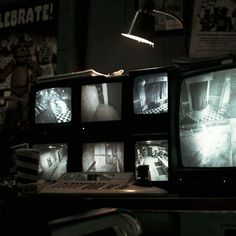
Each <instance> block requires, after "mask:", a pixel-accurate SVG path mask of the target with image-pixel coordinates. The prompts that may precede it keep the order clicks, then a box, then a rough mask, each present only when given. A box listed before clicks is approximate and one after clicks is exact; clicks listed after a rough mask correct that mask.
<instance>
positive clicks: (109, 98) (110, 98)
mask: <svg viewBox="0 0 236 236" xmlns="http://www.w3.org/2000/svg"><path fill="white" fill-rule="evenodd" d="M121 95H122V84H121V83H119V82H115V83H101V84H92V85H83V86H82V91H81V121H82V122H96V121H111V120H120V119H121V102H122V101H121Z"/></svg>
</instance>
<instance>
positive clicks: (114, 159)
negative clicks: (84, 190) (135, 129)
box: [82, 142, 124, 172]
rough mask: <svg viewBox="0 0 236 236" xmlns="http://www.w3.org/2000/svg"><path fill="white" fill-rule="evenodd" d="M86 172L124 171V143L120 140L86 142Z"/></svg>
mask: <svg viewBox="0 0 236 236" xmlns="http://www.w3.org/2000/svg"><path fill="white" fill-rule="evenodd" d="M82 168H83V171H84V172H123V171H124V144H123V143H120V142H98V143H84V144H83V155H82Z"/></svg>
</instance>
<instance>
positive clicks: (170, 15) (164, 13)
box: [153, 9, 183, 27]
mask: <svg viewBox="0 0 236 236" xmlns="http://www.w3.org/2000/svg"><path fill="white" fill-rule="evenodd" d="M153 12H154V13H160V14H163V15H166V16H169V17H171V18H173V19H175V20H176V21H177V22H178V23H179V24H180V25H181V26H182V27H183V22H182V21H181V20H180V19H179V18H178V17H177V16H175V15H172V14H169V13H167V12H164V11H159V10H155V9H153Z"/></svg>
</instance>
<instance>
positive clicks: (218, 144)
mask: <svg viewBox="0 0 236 236" xmlns="http://www.w3.org/2000/svg"><path fill="white" fill-rule="evenodd" d="M180 95H181V96H180V107H179V109H180V110H179V130H180V147H181V156H182V161H183V165H184V166H186V167H234V166H236V119H235V118H236V69H228V70H223V71H215V72H211V73H205V74H202V75H198V76H194V77H190V78H187V79H185V80H184V81H183V83H182V87H181V94H180Z"/></svg>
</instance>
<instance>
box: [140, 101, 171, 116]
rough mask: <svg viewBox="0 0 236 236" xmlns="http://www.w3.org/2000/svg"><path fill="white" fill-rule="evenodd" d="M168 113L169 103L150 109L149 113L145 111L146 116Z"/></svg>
mask: <svg viewBox="0 0 236 236" xmlns="http://www.w3.org/2000/svg"><path fill="white" fill-rule="evenodd" d="M167 111H168V106H167V103H165V104H162V105H161V106H160V107H157V108H153V109H148V110H147V111H144V112H143V113H144V114H159V113H165V112H167Z"/></svg>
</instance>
